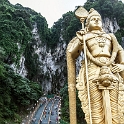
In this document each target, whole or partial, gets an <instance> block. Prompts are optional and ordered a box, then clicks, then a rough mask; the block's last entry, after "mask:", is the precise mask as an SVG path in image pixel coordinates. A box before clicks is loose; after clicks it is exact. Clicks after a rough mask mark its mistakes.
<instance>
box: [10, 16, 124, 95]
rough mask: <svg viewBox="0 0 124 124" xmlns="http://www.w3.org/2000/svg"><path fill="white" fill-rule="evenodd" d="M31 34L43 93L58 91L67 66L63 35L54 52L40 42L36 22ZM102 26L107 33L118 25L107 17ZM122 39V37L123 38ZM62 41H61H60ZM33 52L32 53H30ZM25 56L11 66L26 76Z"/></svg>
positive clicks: (78, 61) (115, 29)
mask: <svg viewBox="0 0 124 124" xmlns="http://www.w3.org/2000/svg"><path fill="white" fill-rule="evenodd" d="M33 27H34V28H33V30H32V34H33V37H34V39H35V41H36V44H35V45H34V46H33V48H34V53H35V54H37V55H38V61H39V63H40V65H39V67H40V68H39V70H40V72H39V73H40V77H39V78H40V81H39V80H38V79H37V81H38V82H39V83H41V85H42V89H43V92H44V93H49V92H52V93H58V92H59V91H60V90H61V88H62V87H63V85H64V84H65V83H66V82H67V68H66V48H67V44H66V43H63V41H62V40H63V37H62V36H60V39H59V40H60V41H59V42H58V44H57V47H56V48H55V49H54V52H51V49H49V48H48V47H47V46H46V45H45V44H42V41H41V39H40V36H39V34H38V29H37V24H36V23H35V24H34V25H33ZM103 28H104V30H105V32H107V33H110V32H111V33H115V32H116V31H117V30H118V29H119V26H118V24H117V22H116V19H114V20H110V19H109V18H105V19H103ZM123 39H124V38H123ZM61 41H62V42H61ZM32 54H33V53H32ZM82 56H83V55H81V56H80V57H79V58H78V59H77V62H76V65H77V69H76V72H77V73H78V70H79V68H80V61H81V60H82ZM24 62H25V58H24V56H22V57H21V59H20V67H19V68H18V69H17V68H15V67H14V65H12V66H13V68H14V69H15V71H16V72H18V73H20V74H21V75H22V76H23V77H26V76H27V74H28V72H27V70H26V67H25V65H24Z"/></svg>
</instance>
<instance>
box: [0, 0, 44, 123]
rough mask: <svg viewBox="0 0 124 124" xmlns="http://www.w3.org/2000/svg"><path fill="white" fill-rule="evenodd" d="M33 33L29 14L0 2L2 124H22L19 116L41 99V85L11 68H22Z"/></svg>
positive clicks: (0, 120)
mask: <svg viewBox="0 0 124 124" xmlns="http://www.w3.org/2000/svg"><path fill="white" fill-rule="evenodd" d="M31 30H32V21H31V15H30V13H29V10H28V11H26V9H24V8H23V7H22V6H21V5H16V6H13V5H11V4H10V3H9V2H8V1H7V0H4V1H0V34H1V35H0V93H1V94H2V95H1V96H0V124H4V123H11V124H20V123H21V118H20V115H19V114H20V112H21V111H23V114H24V110H25V109H26V108H27V107H28V106H29V105H31V104H33V103H34V102H36V101H37V99H39V98H40V96H41V95H42V89H41V85H40V84H39V83H37V82H34V81H30V80H29V79H26V78H23V77H22V76H20V75H18V74H16V73H15V72H14V70H13V69H12V68H11V67H10V64H12V63H15V64H17V65H18V64H19V60H20V56H21V55H22V54H24V52H25V49H26V48H27V46H28V45H29V43H30V42H31V39H32V34H31ZM29 51H30V50H29ZM28 53H30V52H28ZM28 56H29V54H28ZM35 59H36V58H35Z"/></svg>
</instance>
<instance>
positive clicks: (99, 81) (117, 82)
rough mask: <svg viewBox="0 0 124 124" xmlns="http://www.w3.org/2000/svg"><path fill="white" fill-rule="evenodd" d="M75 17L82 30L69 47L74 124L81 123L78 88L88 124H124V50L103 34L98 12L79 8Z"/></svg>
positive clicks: (69, 82)
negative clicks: (76, 92)
mask: <svg viewBox="0 0 124 124" xmlns="http://www.w3.org/2000/svg"><path fill="white" fill-rule="evenodd" d="M75 14H76V16H77V17H78V18H79V19H80V21H81V23H82V29H81V30H80V31H77V32H76V37H75V38H73V39H72V40H71V41H70V43H69V44H68V47H67V67H68V91H69V106H70V124H76V123H77V120H76V119H77V118H76V94H75V91H76V88H77V90H78V97H79V99H80V101H81V108H82V110H83V112H84V113H85V119H86V122H87V124H124V107H123V106H124V86H123V79H124V50H123V49H122V47H121V46H120V45H119V43H118V42H117V39H116V37H115V36H114V34H112V33H110V34H107V33H105V32H104V31H103V28H102V18H101V15H100V14H99V13H98V12H97V11H96V10H94V9H93V8H91V9H90V11H89V12H88V11H87V10H85V9H84V8H83V7H79V8H78V9H77V10H76V11H75ZM85 19H86V22H85V28H84V25H83V23H84V20H85ZM82 51H83V52H84V58H85V59H84V60H82V61H81V69H80V71H79V75H78V76H77V78H76V73H75V68H76V66H75V61H76V59H77V57H78V56H79V55H80V53H81V52H82Z"/></svg>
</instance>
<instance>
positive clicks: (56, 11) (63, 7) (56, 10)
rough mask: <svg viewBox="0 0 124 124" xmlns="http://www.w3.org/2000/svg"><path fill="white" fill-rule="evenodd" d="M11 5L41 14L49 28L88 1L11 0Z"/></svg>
mask: <svg viewBox="0 0 124 124" xmlns="http://www.w3.org/2000/svg"><path fill="white" fill-rule="evenodd" d="M9 1H10V3H11V4H14V5H15V4H16V3H20V4H21V5H22V6H24V7H29V8H31V9H33V10H35V11H36V12H38V13H41V15H42V16H44V17H45V18H46V20H47V23H48V25H49V27H51V26H52V25H53V23H54V22H56V21H57V20H58V19H60V18H61V17H62V15H63V14H64V13H66V12H68V11H74V9H75V6H79V5H81V6H83V5H84V3H85V2H86V1H87V0H9Z"/></svg>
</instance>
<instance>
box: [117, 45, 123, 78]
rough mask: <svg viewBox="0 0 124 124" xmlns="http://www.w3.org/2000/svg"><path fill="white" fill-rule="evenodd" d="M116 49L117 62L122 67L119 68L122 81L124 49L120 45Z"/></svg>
mask: <svg viewBox="0 0 124 124" xmlns="http://www.w3.org/2000/svg"><path fill="white" fill-rule="evenodd" d="M118 48H119V50H118V54H117V56H118V62H119V64H121V65H122V67H121V69H122V71H121V72H120V75H121V77H122V78H123V79H124V49H123V48H122V47H121V46H120V45H118Z"/></svg>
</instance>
